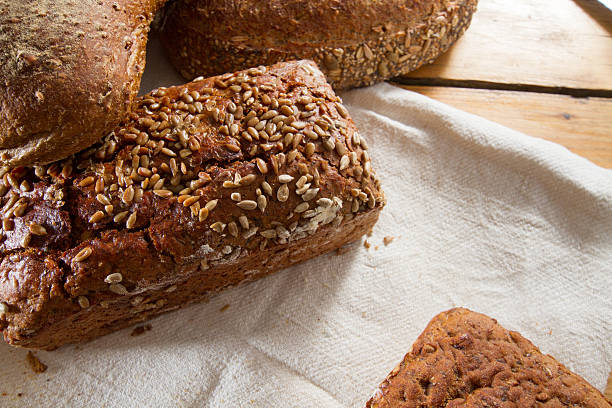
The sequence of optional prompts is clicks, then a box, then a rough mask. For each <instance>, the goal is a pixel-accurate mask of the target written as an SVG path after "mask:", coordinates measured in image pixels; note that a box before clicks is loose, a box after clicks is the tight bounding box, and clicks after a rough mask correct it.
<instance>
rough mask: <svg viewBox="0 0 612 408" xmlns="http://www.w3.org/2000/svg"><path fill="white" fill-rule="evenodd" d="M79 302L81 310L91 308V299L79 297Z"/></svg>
mask: <svg viewBox="0 0 612 408" xmlns="http://www.w3.org/2000/svg"><path fill="white" fill-rule="evenodd" d="M77 302H78V303H79V306H81V309H87V308H88V307H89V299H87V298H86V297H85V296H79V297H78V298H77Z"/></svg>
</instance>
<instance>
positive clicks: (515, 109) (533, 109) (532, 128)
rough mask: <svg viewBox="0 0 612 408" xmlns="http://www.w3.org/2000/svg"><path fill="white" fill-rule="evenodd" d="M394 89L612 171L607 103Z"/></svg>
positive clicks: (611, 116)
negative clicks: (559, 147) (549, 144)
mask: <svg viewBox="0 0 612 408" xmlns="http://www.w3.org/2000/svg"><path fill="white" fill-rule="evenodd" d="M395 85H398V84H395ZM399 86H401V87H402V88H405V89H408V90H411V91H415V92H418V93H420V94H423V95H426V96H428V97H430V98H433V99H436V100H438V101H440V102H443V103H446V104H448V105H451V106H454V107H456V108H459V109H461V110H464V111H466V112H470V113H474V114H476V115H479V116H482V117H484V118H487V119H489V120H492V121H494V122H497V123H500V124H502V125H505V126H507V127H510V128H512V129H515V130H518V131H520V132H523V133H526V134H528V135H531V136H535V137H540V138H543V139H547V140H550V141H553V142H556V143H559V144H561V145H563V146H565V147H567V148H568V149H569V150H571V151H573V152H574V153H576V154H578V155H580V156H583V157H586V158H587V159H589V160H591V161H592V162H594V163H595V164H597V165H599V166H602V167H606V168H612V99H609V98H592V97H591V98H574V97H571V96H567V95H555V94H541V93H533V92H516V91H498V90H490V89H470V88H447V87H436V86H406V85H399Z"/></svg>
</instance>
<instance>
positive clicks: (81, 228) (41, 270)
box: [0, 61, 385, 349]
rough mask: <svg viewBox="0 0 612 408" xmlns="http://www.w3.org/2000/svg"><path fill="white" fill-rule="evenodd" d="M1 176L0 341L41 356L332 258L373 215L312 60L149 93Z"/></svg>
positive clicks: (367, 165) (361, 160)
mask: <svg viewBox="0 0 612 408" xmlns="http://www.w3.org/2000/svg"><path fill="white" fill-rule="evenodd" d="M1 176H2V182H1V183H0V193H1V195H2V201H1V205H2V214H3V222H2V227H3V230H2V236H1V237H2V244H1V246H0V250H1V253H2V262H1V264H0V330H2V331H3V334H4V338H5V340H6V341H7V342H9V343H11V344H15V345H20V346H24V347H33V348H41V349H53V348H56V347H58V346H60V345H62V344H66V343H73V342H80V341H85V340H89V339H92V338H95V337H97V336H100V335H103V334H105V333H109V332H111V331H114V330H117V329H120V328H122V327H125V326H127V325H130V324H132V323H134V322H138V321H142V320H144V319H146V318H148V317H150V316H153V315H157V314H159V313H163V312H166V311H169V310H173V309H177V308H180V307H183V306H185V305H186V304H189V303H191V302H196V301H201V300H203V299H206V298H207V297H209V296H210V295H212V294H214V293H215V292H218V291H220V290H221V289H223V288H226V287H228V286H232V285H236V284H239V283H241V282H245V281H251V280H254V279H258V278H261V277H263V276H265V275H267V274H270V273H272V272H274V271H277V270H279V269H281V268H284V267H286V266H289V265H291V264H294V263H297V262H301V261H303V260H305V259H309V258H312V257H314V256H317V255H319V254H322V253H325V252H328V251H331V250H333V249H336V248H339V247H341V246H342V245H344V244H346V243H348V242H351V241H353V240H356V239H358V238H359V237H360V236H361V235H362V234H364V233H366V232H368V231H369V230H370V229H371V227H372V226H373V225H374V223H375V222H376V220H377V218H378V215H379V212H380V210H381V208H382V207H383V205H384V203H385V199H384V195H383V194H382V192H381V190H380V188H379V181H378V180H377V179H376V177H375V175H374V173H373V172H372V168H371V162H370V157H369V154H368V150H367V145H366V141H365V139H364V138H363V137H362V136H360V135H359V133H358V132H357V130H356V128H355V125H354V123H353V121H352V120H351V119H350V117H349V114H348V112H347V110H346V108H345V107H344V106H343V105H342V103H341V100H340V98H338V97H337V96H335V94H334V93H333V90H332V88H331V87H330V86H329V85H328V84H327V83H326V81H325V77H324V75H323V74H322V73H321V72H320V71H319V70H318V68H317V67H316V65H315V64H314V63H312V62H309V61H299V62H289V63H281V64H278V65H275V66H272V67H268V68H266V67H258V68H252V69H249V70H247V71H242V72H237V73H233V74H225V75H222V76H219V77H216V78H209V79H197V80H195V81H194V82H192V83H189V84H186V85H183V86H177V87H172V88H167V89H166V88H160V89H157V90H155V91H153V92H151V93H150V94H149V95H146V96H143V97H140V98H139V99H138V100H137V101H136V107H135V108H134V111H133V113H131V114H130V116H129V119H127V120H126V121H125V122H124V123H122V124H121V125H120V126H119V127H118V128H116V129H115V130H114V131H113V132H112V133H111V134H109V135H108V136H107V137H106V138H105V139H104V140H103V141H102V142H101V143H99V144H98V145H95V146H94V147H92V148H89V149H87V150H85V151H83V152H81V153H79V154H77V155H75V156H73V157H71V158H69V159H65V160H63V161H61V162H56V163H53V164H51V165H48V166H34V167H13V168H3V169H2V172H1Z"/></svg>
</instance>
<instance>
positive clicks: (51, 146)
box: [0, 0, 165, 166]
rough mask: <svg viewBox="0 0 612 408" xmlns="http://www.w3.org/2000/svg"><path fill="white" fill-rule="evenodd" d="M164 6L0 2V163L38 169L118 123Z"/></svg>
mask: <svg viewBox="0 0 612 408" xmlns="http://www.w3.org/2000/svg"><path fill="white" fill-rule="evenodd" d="M164 2H165V0H116V1H97V0H79V1H75V0H39V1H31V0H28V1H25V0H23V1H15V0H0V162H2V163H3V164H8V165H11V166H15V165H31V164H44V163H49V162H51V161H55V160H60V159H63V158H65V157H68V156H70V155H71V154H74V153H76V152H78V151H80V150H82V149H84V148H86V147H89V146H91V145H92V144H93V143H96V142H98V141H100V139H102V137H104V136H106V135H107V134H108V133H109V132H110V131H112V130H113V128H114V127H115V126H117V125H118V124H119V122H120V121H121V120H123V119H125V117H126V115H127V112H128V110H129V107H130V106H131V103H132V101H133V99H134V97H135V96H136V94H137V93H138V87H139V84H140V77H141V74H142V72H143V69H144V65H145V46H146V42H147V34H148V30H149V23H150V22H151V20H152V18H153V16H154V13H155V12H156V11H157V10H158V9H159V8H160V6H161V5H162V4H163V3H164Z"/></svg>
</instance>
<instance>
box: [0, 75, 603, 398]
mask: <svg viewBox="0 0 612 408" xmlns="http://www.w3.org/2000/svg"><path fill="white" fill-rule="evenodd" d="M342 96H343V98H344V101H345V103H346V104H347V106H348V108H349V111H350V113H351V115H352V116H353V118H354V120H355V121H356V122H357V125H358V127H359V129H360V134H361V135H362V137H365V138H366V139H367V142H368V144H369V145H370V152H371V157H372V160H373V168H374V169H375V171H377V172H378V174H379V176H380V178H381V181H382V186H383V189H384V190H385V193H386V196H387V200H388V205H387V207H386V208H385V209H384V210H383V212H382V215H381V218H380V221H379V223H378V224H377V225H376V227H375V228H374V230H373V232H372V235H371V236H370V237H366V238H364V239H362V240H361V242H357V243H354V244H352V245H349V246H348V247H347V248H346V249H345V250H343V251H341V253H332V254H328V255H325V256H322V257H319V258H316V259H313V260H311V261H308V262H306V263H303V264H301V265H297V266H295V267H292V268H289V269H287V270H284V271H282V272H280V273H278V274H276V275H273V276H270V277H268V278H265V279H263V280H261V281H258V282H254V283H251V284H248V285H244V286H241V287H238V288H234V289H230V290H228V291H226V292H224V293H222V294H220V295H219V296H217V297H215V298H213V299H211V301H210V302H208V303H205V304H199V305H195V306H191V307H188V308H186V309H184V310H180V311H176V312H173V313H170V314H167V315H164V316H161V317H159V318H156V319H154V320H152V321H151V322H150V323H151V325H152V330H151V331H147V332H146V333H145V334H143V335H141V336H138V337H131V336H130V333H131V329H126V330H123V331H120V332H117V333H114V334H111V335H109V336H106V337H104V338H101V339H98V340H95V341H93V342H91V343H88V344H84V345H80V346H67V347H63V348H60V349H59V350H56V351H54V352H38V353H37V355H38V357H39V358H40V359H41V360H42V361H43V362H44V363H46V364H47V365H48V366H49V368H48V370H47V371H46V372H45V373H43V374H38V375H35V374H33V373H32V372H31V371H30V370H29V369H28V368H27V367H26V365H25V354H26V351H25V350H20V349H16V348H11V347H9V346H7V345H5V344H2V345H0V354H1V355H2V364H0V393H2V392H5V393H7V395H5V396H0V405H1V406H7V407H12V406H50V405H54V406H106V407H120V406H150V407H170V406H172V407H174V406H181V407H318V408H319V407H330V408H339V407H360V406H363V405H364V404H365V401H366V400H367V399H368V397H369V395H370V394H371V392H372V391H373V390H374V389H375V387H376V386H377V385H378V383H379V382H380V381H381V380H382V379H383V378H384V377H385V375H386V374H387V373H388V372H389V371H390V370H391V369H392V368H393V367H394V366H395V364H397V363H398V362H399V361H400V360H401V358H402V357H403V355H404V354H405V353H406V352H408V351H409V350H410V347H411V345H412V343H413V342H414V340H415V339H416V337H417V336H418V335H419V334H420V332H421V331H422V330H423V329H424V328H425V326H426V324H427V322H428V321H429V320H430V319H431V318H432V317H433V316H434V315H435V314H437V313H439V312H440V311H443V310H446V309H449V308H451V307H454V306H465V307H468V308H471V309H473V310H475V311H478V312H482V313H485V314H488V315H490V316H491V317H494V318H496V319H497V320H498V321H499V322H500V323H501V324H502V325H504V326H505V327H507V328H508V329H512V330H517V331H519V332H521V333H522V334H523V335H524V336H526V337H527V338H529V339H530V340H532V341H533V342H534V343H535V344H536V345H537V346H539V347H540V348H541V350H542V351H544V352H546V353H550V354H552V355H553V356H554V357H555V358H557V359H558V360H559V361H560V362H562V363H563V364H565V365H566V366H568V368H570V369H571V370H573V371H575V372H577V373H578V374H580V375H582V376H583V377H585V378H586V379H587V380H588V381H590V382H591V383H593V384H594V385H595V386H596V387H598V388H599V389H603V387H604V385H605V381H606V378H607V374H608V371H609V369H610V367H611V366H612V342H611V341H610V337H611V336H612V323H611V321H612V319H610V317H611V316H612V299H611V297H610V293H612V171H609V170H605V169H602V168H600V167H597V166H595V165H593V164H592V163H590V162H589V161H587V160H585V159H583V158H580V157H578V156H576V155H574V154H572V153H570V152H569V151H567V150H566V149H565V148H563V147H561V146H559V145H556V144H553V143H550V142H546V141H543V140H540V139H535V138H532V137H529V136H526V135H523V134H521V133H517V132H515V131H512V130H510V129H507V128H504V127H502V126H499V125H496V124H494V123H491V122H489V121H487V120H484V119H482V118H479V117H476V116H473V115H469V114H467V113H464V112H461V111H459V110H456V109H453V108H451V107H448V106H446V105H443V104H441V103H438V102H436V101H433V100H430V99H428V98H426V97H424V96H421V95H419V94H415V93H412V92H409V91H406V90H403V89H400V88H396V87H394V86H391V85H388V84H380V85H377V86H374V87H370V88H365V89H360V90H355V91H351V92H347V93H344V94H343V95H342ZM385 238H386V240H385ZM364 240H367V242H368V244H369V246H370V247H369V248H366V247H365V246H364ZM385 241H386V242H385ZM226 305H229V307H226ZM17 393H21V394H22V395H21V396H17Z"/></svg>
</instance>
